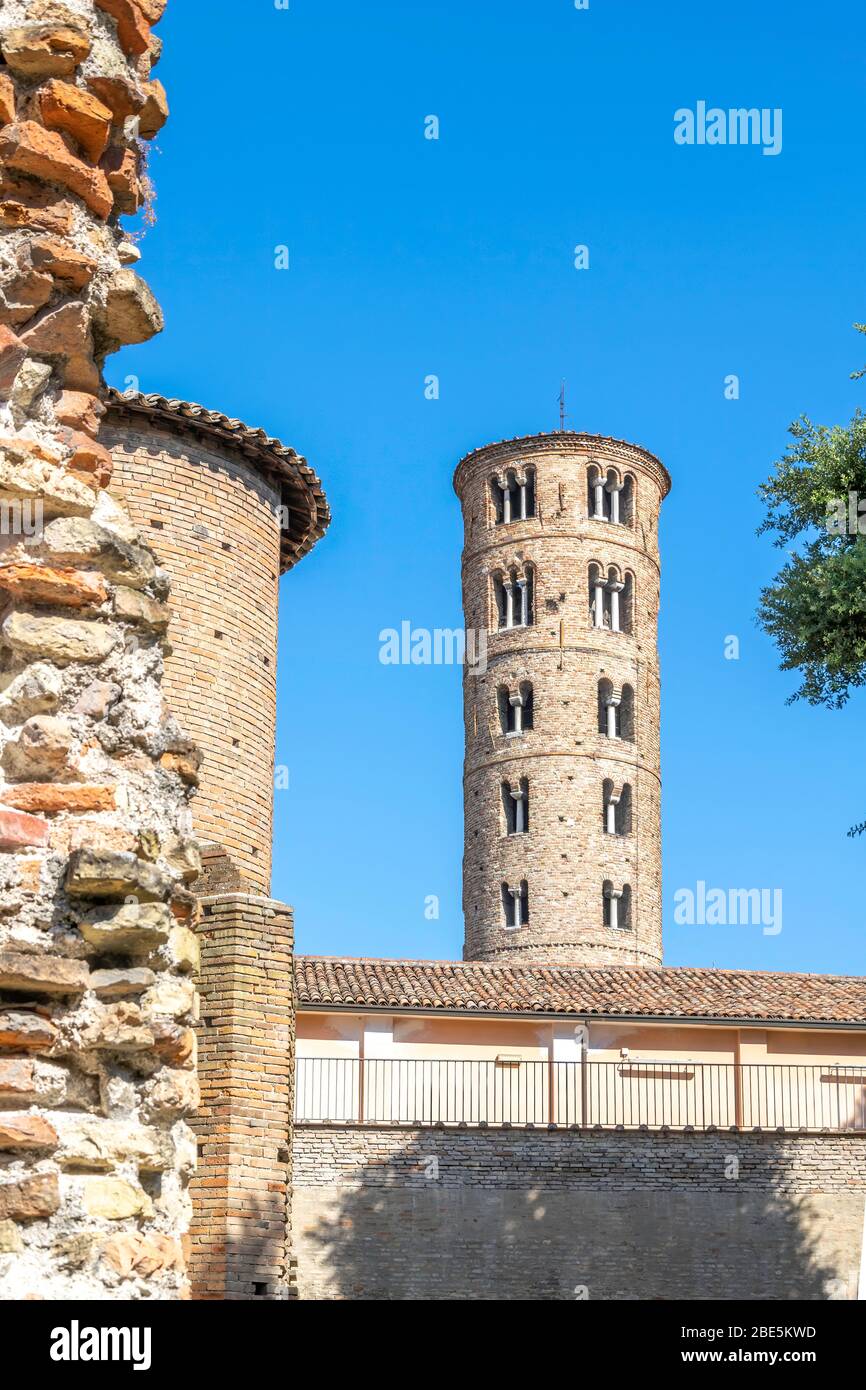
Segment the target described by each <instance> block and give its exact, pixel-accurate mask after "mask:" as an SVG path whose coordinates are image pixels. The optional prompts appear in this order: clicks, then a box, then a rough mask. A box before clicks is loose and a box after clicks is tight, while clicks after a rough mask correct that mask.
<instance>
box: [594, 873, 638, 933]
mask: <svg viewBox="0 0 866 1390" xmlns="http://www.w3.org/2000/svg"><path fill="white" fill-rule="evenodd" d="M601 897H602V912H603V921H604V925H605V926H606V927H610V928H611V930H612V931H630V930H631V924H632V923H631V887H630V886H629V884H627V883H624V884H623V886H622V887H621V888H614V886H613V884H612V883H611V881H610V879H605V881H604V883H603V884H602V890H601Z"/></svg>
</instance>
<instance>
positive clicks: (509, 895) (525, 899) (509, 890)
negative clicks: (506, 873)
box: [502, 879, 529, 931]
mask: <svg viewBox="0 0 866 1390" xmlns="http://www.w3.org/2000/svg"><path fill="white" fill-rule="evenodd" d="M502 911H503V916H504V921H505V928H506V931H518V930H519V929H520V927H525V926H527V925H528V923H529V887H528V884H527V882H526V880H525V879H523V880H522V881H521V882H520V883H518V884H514V885H509V884H507V883H503V885H502Z"/></svg>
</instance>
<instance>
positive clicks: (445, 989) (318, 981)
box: [295, 956, 866, 1027]
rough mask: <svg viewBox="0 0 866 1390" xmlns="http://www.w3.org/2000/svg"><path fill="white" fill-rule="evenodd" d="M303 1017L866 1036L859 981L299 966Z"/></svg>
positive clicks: (666, 972)
mask: <svg viewBox="0 0 866 1390" xmlns="http://www.w3.org/2000/svg"><path fill="white" fill-rule="evenodd" d="M295 974H296V980H297V998H298V1003H299V1005H300V1006H301V1007H305V1008H313V1007H315V1006H327V1005H334V1006H349V1007H356V1008H362V1007H363V1008H376V1009H421V1010H424V1011H425V1012H430V1011H435V1012H439V1011H441V1012H461V1013H465V1012H470V1013H479V1014H484V1013H487V1014H492V1013H496V1014H503V1013H520V1014H560V1015H561V1014H580V1015H597V1016H600V1017H609V1018H617V1017H620V1018H644V1017H645V1018H713V1019H716V1018H718V1019H730V1020H734V1019H754V1020H760V1019H765V1020H773V1021H774V1022H788V1021H790V1022H792V1023H794V1022H796V1023H807V1022H811V1023H852V1024H856V1025H858V1026H862V1027H866V977H864V976H857V975H794V974H791V975H787V974H771V973H769V972H766V973H765V972H763V971H758V970H708V969H697V968H692V967H691V966H668V967H663V968H660V969H656V970H644V969H637V968H631V967H624V966H620V967H619V968H608V969H604V970H592V969H582V968H579V967H577V966H564V965H563V966H559V965H528V964H523V965H486V964H478V963H475V962H467V963H465V964H464V963H460V962H457V961H443V960H373V959H366V958H364V957H358V958H348V959H347V958H341V957H336V956H298V957H297V958H296V960H295Z"/></svg>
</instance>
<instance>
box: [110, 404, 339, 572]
mask: <svg viewBox="0 0 866 1390" xmlns="http://www.w3.org/2000/svg"><path fill="white" fill-rule="evenodd" d="M105 403H106V405H107V406H108V411H109V415H108V419H109V422H110V423H113V424H114V425H115V426H117V425H118V424H120V423H122V422H123V421H124V420H130V419H135V418H136V417H139V418H141V417H144V418H145V419H146V420H148V421H149V422H150V423H151V424H152V425H155V426H157V428H159V427H160V426H161V427H162V428H163V429H167V430H171V431H173V432H174V433H176V434H188V435H192V436H193V437H195V438H199V439H204V440H207V438H208V437H210V438H211V439H213V440H214V443H215V444H216V446H217V447H218V448H220V447H221V448H223V449H225V448H227V447H228V448H230V449H233V450H234V451H235V452H237V453H239V454H242V455H243V456H244V458H246V459H248V460H249V461H250V462H251V463H252V464H253V465H254V466H255V467H256V468H257V469H258V471H259V472H261V473H263V474H264V475H265V476H266V477H267V478H268V479H269V480H270V481H271V482H272V483H273V485H274V486H275V487H276V488H277V489H278V490H279V492H280V494H281V499H282V505H284V506H285V507H287V508H288V511H289V525H288V526H287V527H284V528H283V532H282V541H281V552H282V553H281V567H282V569H283V571H285V570H287V569H291V567H292V565H295V564H297V562H298V560H300V559H301V557H302V556H303V555H306V554H307V552H308V551H309V550H312V548H313V546H314V545H315V543H316V541H317V540H319V539H320V537H322V536H323V535H324V534H325V531H326V530H327V529H328V525H329V523H330V520H331V512H330V509H329V507H328V500H327V498H326V497H325V493H324V489H323V488H322V484H321V481H320V479H319V478H318V477H317V476H316V474H315V473H314V472H313V470H312V468H311V467H310V465H309V464H308V463H307V461H306V459H304V458H302V457H301V455H300V454H298V453H296V452H295V450H294V449H292V448H290V446H289V445H288V444H283V443H281V442H280V440H279V439H274V438H272V437H271V435H269V434H266V433H265V431H264V430H262V429H253V428H252V426H250V425H245V424H244V422H243V421H242V420H235V419H232V418H231V417H230V416H228V415H222V414H221V413H220V411H218V410H208V409H207V408H206V407H205V406H203V405H196V404H195V402H194V401H181V400H175V399H169V398H168V397H166V396H157V395H142V394H141V393H138V392H135V391H132V392H130V391H116V390H114V389H113V388H112V389H110V390H108V391H107V392H106V395H105Z"/></svg>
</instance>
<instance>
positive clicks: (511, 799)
mask: <svg viewBox="0 0 866 1390" xmlns="http://www.w3.org/2000/svg"><path fill="white" fill-rule="evenodd" d="M502 811H503V815H504V818H505V833H506V835H526V834H527V833H528V831H529V783H528V781H527V779H526V778H525V777H521V778H520V779H519V781H517V782H503V783H502Z"/></svg>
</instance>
